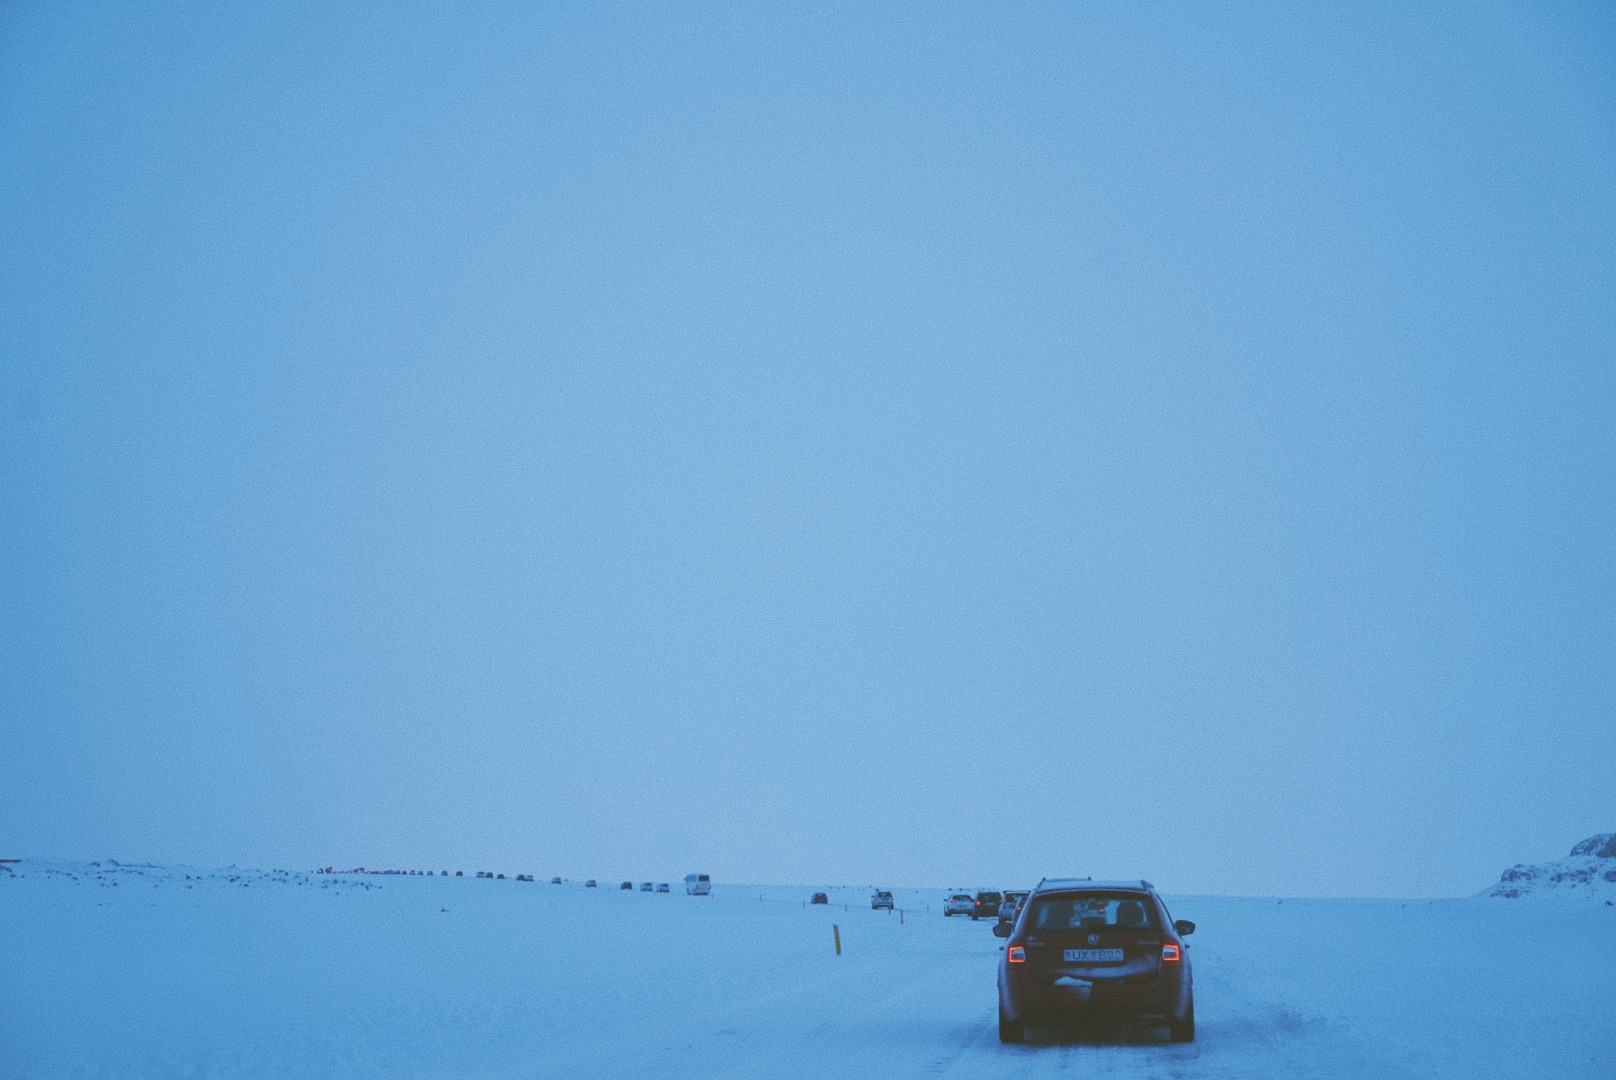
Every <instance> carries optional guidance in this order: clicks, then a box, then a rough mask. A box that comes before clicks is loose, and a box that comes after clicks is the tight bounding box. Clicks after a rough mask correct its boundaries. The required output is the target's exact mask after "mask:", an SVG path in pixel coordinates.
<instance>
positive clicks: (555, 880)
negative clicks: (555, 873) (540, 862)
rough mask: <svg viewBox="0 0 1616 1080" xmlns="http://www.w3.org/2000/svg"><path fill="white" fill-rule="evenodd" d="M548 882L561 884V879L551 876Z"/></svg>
mask: <svg viewBox="0 0 1616 1080" xmlns="http://www.w3.org/2000/svg"><path fill="white" fill-rule="evenodd" d="M550 884H552V885H559V884H561V879H560V878H558V877H553V878H551V879H550Z"/></svg>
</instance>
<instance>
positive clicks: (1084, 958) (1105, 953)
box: [1066, 949, 1122, 964]
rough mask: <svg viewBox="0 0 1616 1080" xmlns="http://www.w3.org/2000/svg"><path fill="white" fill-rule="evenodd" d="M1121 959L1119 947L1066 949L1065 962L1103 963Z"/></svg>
mask: <svg viewBox="0 0 1616 1080" xmlns="http://www.w3.org/2000/svg"><path fill="white" fill-rule="evenodd" d="M1121 959H1122V950H1121V949H1067V950H1066V962H1067V963H1068V964H1104V963H1107V962H1111V963H1115V962H1116V961H1119V960H1121Z"/></svg>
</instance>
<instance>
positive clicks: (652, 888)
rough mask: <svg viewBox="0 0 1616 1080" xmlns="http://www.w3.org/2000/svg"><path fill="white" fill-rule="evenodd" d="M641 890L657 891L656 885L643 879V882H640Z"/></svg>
mask: <svg viewBox="0 0 1616 1080" xmlns="http://www.w3.org/2000/svg"><path fill="white" fill-rule="evenodd" d="M640 891H641V892H655V891H656V886H655V885H653V884H651V883H650V882H649V881H642V882H640Z"/></svg>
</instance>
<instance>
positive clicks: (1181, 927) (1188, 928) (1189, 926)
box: [1173, 919, 1195, 937]
mask: <svg viewBox="0 0 1616 1080" xmlns="http://www.w3.org/2000/svg"><path fill="white" fill-rule="evenodd" d="M1173 929H1174V930H1177V931H1178V936H1179V937H1189V936H1190V935H1191V934H1193V933H1195V924H1194V923H1192V922H1190V921H1189V920H1188V919H1180V920H1178V921H1177V922H1176V923H1174V924H1173Z"/></svg>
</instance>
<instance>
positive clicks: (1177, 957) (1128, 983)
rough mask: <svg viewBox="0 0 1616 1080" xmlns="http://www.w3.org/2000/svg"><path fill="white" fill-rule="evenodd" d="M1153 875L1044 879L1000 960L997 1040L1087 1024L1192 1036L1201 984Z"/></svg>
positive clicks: (1187, 928) (1005, 930) (1185, 932)
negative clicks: (1151, 1027)
mask: <svg viewBox="0 0 1616 1080" xmlns="http://www.w3.org/2000/svg"><path fill="white" fill-rule="evenodd" d="M1194 931H1195V924H1194V923H1192V922H1188V921H1186V920H1182V919H1181V920H1179V921H1178V922H1174V921H1173V920H1172V917H1171V916H1170V915H1168V913H1167V905H1166V904H1164V903H1162V899H1161V897H1160V896H1158V895H1156V890H1155V887H1154V886H1152V885H1151V884H1150V882H1148V881H1093V880H1090V879H1089V878H1045V879H1044V880H1043V881H1040V882H1039V883H1038V885H1037V887H1036V888H1034V889H1033V891H1032V893H1031V895H1029V896H1028V897H1027V899H1026V900H1025V901H1024V902H1023V903H1022V906H1021V913H1020V915H1019V916H1017V918H1016V921H1015V924H1014V926H1010V925H1008V924H1005V923H1000V924H998V925H997V926H995V927H994V928H993V932H994V933H995V934H997V935H998V936H1000V937H1005V938H1007V940H1006V941H1005V947H1004V956H1003V957H1002V958H1001V959H1000V961H999V1039H1000V1041H1001V1042H1007V1043H1017V1042H1021V1041H1022V1040H1023V1039H1024V1038H1025V1037H1026V1032H1027V1028H1028V1026H1029V1025H1030V1026H1033V1027H1056V1026H1067V1025H1075V1024H1082V1023H1093V1022H1102V1023H1104V1022H1109V1023H1149V1024H1161V1025H1166V1027H1167V1029H1168V1033H1169V1037H1170V1038H1171V1039H1172V1040H1173V1041H1174V1042H1191V1041H1193V1040H1194V1039H1195V988H1194V982H1193V979H1192V977H1191V973H1190V958H1189V955H1188V947H1187V946H1186V945H1185V944H1184V938H1186V937H1188V936H1189V935H1190V934H1191V933H1193V932H1194Z"/></svg>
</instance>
